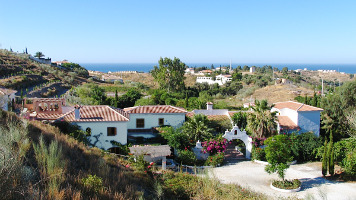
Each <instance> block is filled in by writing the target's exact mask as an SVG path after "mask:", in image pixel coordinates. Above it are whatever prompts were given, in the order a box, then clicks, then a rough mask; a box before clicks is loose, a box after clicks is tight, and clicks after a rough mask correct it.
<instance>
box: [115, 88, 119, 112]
mask: <svg viewBox="0 0 356 200" xmlns="http://www.w3.org/2000/svg"><path fill="white" fill-rule="evenodd" d="M118 104H119V96H118V95H117V89H116V90H115V108H118Z"/></svg>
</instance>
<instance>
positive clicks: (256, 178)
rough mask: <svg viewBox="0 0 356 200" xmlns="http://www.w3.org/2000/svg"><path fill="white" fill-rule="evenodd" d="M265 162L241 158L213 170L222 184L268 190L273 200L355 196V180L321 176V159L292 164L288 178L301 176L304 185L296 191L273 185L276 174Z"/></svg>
mask: <svg viewBox="0 0 356 200" xmlns="http://www.w3.org/2000/svg"><path fill="white" fill-rule="evenodd" d="M264 167H265V165H263V164H259V163H255V162H252V161H240V162H237V163H235V164H231V165H225V166H222V167H217V168H214V169H213V174H214V176H215V177H216V178H217V179H219V180H220V181H221V182H223V183H237V184H239V185H241V186H242V187H246V188H249V189H251V190H254V191H256V192H261V193H265V194H267V195H269V196H271V199H279V198H281V197H285V198H286V197H297V198H302V199H338V200H343V199H345V200H346V199H356V183H339V182H332V181H328V180H326V179H324V178H322V176H321V165H320V162H314V163H307V164H297V165H292V166H291V167H290V168H289V169H288V170H287V172H286V178H287V179H295V178H298V179H300V180H301V182H302V188H301V190H300V191H299V192H296V193H281V192H277V191H275V190H273V189H271V188H270V183H271V180H272V179H278V176H277V175H276V174H272V175H269V174H268V173H267V172H265V171H264Z"/></svg>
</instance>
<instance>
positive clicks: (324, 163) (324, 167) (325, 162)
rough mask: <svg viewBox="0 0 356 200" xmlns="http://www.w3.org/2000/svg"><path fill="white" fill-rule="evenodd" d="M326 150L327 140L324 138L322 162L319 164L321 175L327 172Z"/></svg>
mask: <svg viewBox="0 0 356 200" xmlns="http://www.w3.org/2000/svg"><path fill="white" fill-rule="evenodd" d="M327 150H328V142H327V140H326V138H325V142H324V153H323V162H322V166H321V173H322V174H323V176H326V174H327V173H328V158H327V157H328V154H327Z"/></svg>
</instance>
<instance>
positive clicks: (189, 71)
mask: <svg viewBox="0 0 356 200" xmlns="http://www.w3.org/2000/svg"><path fill="white" fill-rule="evenodd" d="M185 73H186V74H194V73H195V72H194V68H187V69H185Z"/></svg>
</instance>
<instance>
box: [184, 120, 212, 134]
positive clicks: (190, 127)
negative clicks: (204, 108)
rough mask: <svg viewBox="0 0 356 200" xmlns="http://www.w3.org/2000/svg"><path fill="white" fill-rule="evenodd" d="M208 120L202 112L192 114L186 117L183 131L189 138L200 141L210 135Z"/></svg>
mask: <svg viewBox="0 0 356 200" xmlns="http://www.w3.org/2000/svg"><path fill="white" fill-rule="evenodd" d="M208 124H209V120H208V118H207V117H206V116H205V115H203V114H197V115H194V116H193V117H192V118H188V121H186V122H185V123H184V125H183V132H184V133H186V134H187V135H188V136H189V138H190V140H193V141H198V140H200V141H202V140H207V139H209V138H211V137H212V134H211V132H212V129H211V128H209V127H208Z"/></svg>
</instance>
